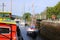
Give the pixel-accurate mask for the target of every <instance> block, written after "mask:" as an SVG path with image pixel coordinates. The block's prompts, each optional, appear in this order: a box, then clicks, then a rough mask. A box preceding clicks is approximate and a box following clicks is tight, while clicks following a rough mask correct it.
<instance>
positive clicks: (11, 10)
mask: <svg viewBox="0 0 60 40" xmlns="http://www.w3.org/2000/svg"><path fill="white" fill-rule="evenodd" d="M10 11H11V12H12V0H11V10H10Z"/></svg>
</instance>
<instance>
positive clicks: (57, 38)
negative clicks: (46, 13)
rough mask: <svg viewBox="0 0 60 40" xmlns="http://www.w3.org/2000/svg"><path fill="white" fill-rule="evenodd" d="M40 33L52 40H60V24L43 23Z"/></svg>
mask: <svg viewBox="0 0 60 40" xmlns="http://www.w3.org/2000/svg"><path fill="white" fill-rule="evenodd" d="M40 33H41V34H42V35H43V36H45V37H47V38H49V39H51V40H60V23H53V22H41V24H40Z"/></svg>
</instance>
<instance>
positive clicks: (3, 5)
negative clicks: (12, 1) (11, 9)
mask: <svg viewBox="0 0 60 40" xmlns="http://www.w3.org/2000/svg"><path fill="white" fill-rule="evenodd" d="M4 7H5V4H4V3H2V11H3V12H4Z"/></svg>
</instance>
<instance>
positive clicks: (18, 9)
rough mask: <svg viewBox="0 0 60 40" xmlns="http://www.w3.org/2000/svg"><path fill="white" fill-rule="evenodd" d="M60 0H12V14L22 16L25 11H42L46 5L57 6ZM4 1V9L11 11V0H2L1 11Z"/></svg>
mask: <svg viewBox="0 0 60 40" xmlns="http://www.w3.org/2000/svg"><path fill="white" fill-rule="evenodd" d="M59 1H60V0H12V14H13V15H18V16H22V15H23V14H24V12H30V13H31V14H33V9H34V13H35V14H37V13H41V12H43V11H44V10H46V7H47V6H48V7H52V6H55V5H56V4H57V3H58V2H59ZM2 3H4V11H6V12H10V11H11V0H0V11H2V7H3V6H2ZM32 5H33V7H32Z"/></svg>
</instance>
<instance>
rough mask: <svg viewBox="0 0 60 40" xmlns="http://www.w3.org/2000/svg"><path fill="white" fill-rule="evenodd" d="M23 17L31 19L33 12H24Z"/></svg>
mask: <svg viewBox="0 0 60 40" xmlns="http://www.w3.org/2000/svg"><path fill="white" fill-rule="evenodd" d="M23 19H24V20H25V21H31V13H29V12H26V13H24V14H23Z"/></svg>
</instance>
